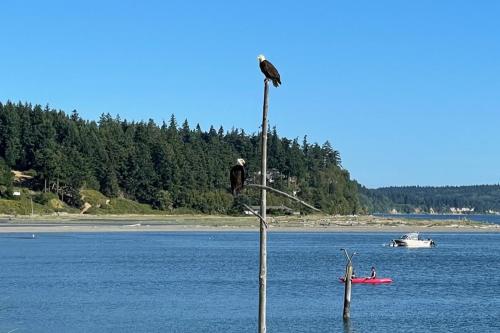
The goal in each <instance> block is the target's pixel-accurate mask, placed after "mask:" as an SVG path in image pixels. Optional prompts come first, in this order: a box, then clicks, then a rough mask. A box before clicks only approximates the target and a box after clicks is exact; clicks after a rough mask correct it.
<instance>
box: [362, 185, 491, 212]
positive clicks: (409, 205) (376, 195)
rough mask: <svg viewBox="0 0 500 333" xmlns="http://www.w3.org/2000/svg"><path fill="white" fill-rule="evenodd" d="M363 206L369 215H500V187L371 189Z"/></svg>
mask: <svg viewBox="0 0 500 333" xmlns="http://www.w3.org/2000/svg"><path fill="white" fill-rule="evenodd" d="M358 191H359V197H360V202H361V204H362V205H363V206H365V207H366V208H367V210H368V211H369V212H375V213H388V212H391V211H393V212H394V211H397V212H399V213H415V212H417V213H418V212H425V213H430V212H431V213H432V212H434V213H463V214H470V213H493V212H500V185H473V186H443V187H433V186H403V187H382V188H377V189H367V188H365V187H363V186H359V188H358Z"/></svg>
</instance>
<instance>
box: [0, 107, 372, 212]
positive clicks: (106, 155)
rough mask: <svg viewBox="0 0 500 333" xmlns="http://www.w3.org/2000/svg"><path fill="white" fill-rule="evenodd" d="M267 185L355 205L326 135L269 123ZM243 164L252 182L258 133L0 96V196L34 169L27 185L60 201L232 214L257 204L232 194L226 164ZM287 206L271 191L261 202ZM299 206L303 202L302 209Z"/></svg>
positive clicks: (318, 202) (356, 208)
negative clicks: (281, 130)
mask: <svg viewBox="0 0 500 333" xmlns="http://www.w3.org/2000/svg"><path fill="white" fill-rule="evenodd" d="M268 131H269V134H268V135H269V136H268V168H269V170H270V173H269V174H268V177H270V181H271V184H270V185H271V186H273V187H276V188H277V189H280V190H284V191H287V192H290V193H295V194H296V195H297V196H298V197H299V198H300V199H302V200H304V201H306V202H309V203H312V204H313V205H314V206H315V207H318V208H320V209H321V210H323V211H325V212H327V213H336V214H354V213H358V212H360V211H361V209H362V208H361V205H360V203H359V200H358V193H357V191H358V185H357V183H356V182H355V181H352V180H351V179H350V175H349V172H348V171H347V170H345V169H344V168H343V167H342V166H341V158H340V154H339V152H338V151H337V150H335V149H334V148H333V147H332V145H331V144H330V143H329V142H325V143H324V144H322V145H319V144H317V143H309V142H308V141H307V137H306V136H305V137H304V138H303V140H302V142H299V140H298V139H297V138H295V139H288V138H285V137H280V136H279V134H278V133H277V130H276V128H272V129H268ZM239 157H241V158H243V159H245V160H246V162H247V166H248V171H249V175H250V179H249V181H250V182H257V179H256V178H257V177H259V174H258V171H259V166H260V162H259V161H260V134H259V133H252V134H247V133H245V131H244V130H242V129H238V128H232V129H230V130H228V131H226V130H224V129H223V128H222V127H220V128H218V129H215V128H214V127H213V126H211V127H210V129H209V130H208V131H204V130H202V129H201V127H200V126H199V125H196V126H194V127H191V126H190V125H189V123H188V120H185V121H184V122H183V123H182V124H181V125H179V124H178V123H177V120H176V118H175V116H174V115H172V116H171V117H170V120H169V121H168V122H163V123H162V124H160V125H157V124H156V123H155V122H154V121H153V120H149V121H147V122H146V121H138V122H136V121H128V120H125V119H121V118H120V117H119V116H115V117H113V116H111V115H110V114H103V115H101V117H100V119H99V120H98V121H90V120H84V119H82V118H81V117H80V115H79V114H78V112H77V111H73V112H71V113H70V114H66V113H65V112H63V111H60V110H55V109H52V108H50V107H49V106H45V107H42V106H40V105H32V104H29V103H12V102H10V101H7V102H6V103H4V104H2V103H0V196H2V197H7V198H8V197H10V196H11V195H12V188H13V178H12V175H11V170H19V171H24V172H27V173H28V174H30V175H32V177H33V178H32V179H31V180H30V182H27V183H25V184H26V186H29V187H30V188H31V189H32V190H35V191H41V192H53V193H56V194H57V195H58V196H59V198H60V199H61V200H63V201H64V202H66V203H67V204H69V205H71V206H74V207H79V206H81V205H82V203H83V202H82V198H81V195H80V191H81V190H82V189H95V190H98V191H100V192H102V193H103V194H104V195H106V196H108V197H125V198H129V199H133V200H136V201H138V202H141V203H147V204H149V205H151V206H152V207H154V208H156V209H159V210H165V211H169V210H174V209H187V210H190V211H196V212H202V213H221V214H227V213H235V212H236V213H237V212H239V211H240V206H239V203H241V202H245V203H248V204H258V202H259V200H258V196H259V192H258V191H253V190H251V189H247V190H246V191H245V195H243V196H241V197H238V198H237V200H234V199H233V197H232V196H231V195H230V193H229V191H228V188H229V169H230V167H231V166H232V165H234V163H235V161H236V159H237V158H239ZM282 204H283V205H287V206H289V207H295V208H296V209H299V207H298V206H295V204H294V203H293V201H290V200H289V199H285V198H280V197H276V196H274V195H272V194H270V197H269V205H282ZM301 209H302V208H301Z"/></svg>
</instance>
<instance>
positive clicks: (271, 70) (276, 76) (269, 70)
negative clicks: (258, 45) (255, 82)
mask: <svg viewBox="0 0 500 333" xmlns="http://www.w3.org/2000/svg"><path fill="white" fill-rule="evenodd" d="M257 59H259V66H260V70H261V71H262V73H264V75H265V76H266V79H269V80H271V81H273V85H274V86H275V87H276V88H277V87H279V85H280V84H281V79H280V73H278V70H277V69H276V67H274V66H273V64H271V63H270V62H269V61H267V60H266V58H265V57H264V56H263V55H262V54H261V55H259V56H258V57H257Z"/></svg>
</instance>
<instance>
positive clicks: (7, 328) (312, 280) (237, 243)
mask: <svg viewBox="0 0 500 333" xmlns="http://www.w3.org/2000/svg"><path fill="white" fill-rule="evenodd" d="M34 236H35V238H33V235H31V234H24V233H23V234H1V235H0V332H2V333H3V332H17V333H21V332H256V331H257V314H258V267H259V261H258V260H259V234H258V232H164V233H40V234H37V235H34ZM399 236H400V235H399V234H396V233H327V232H324V233H322V232H321V233H312V232H311V233H309V232H308V233H291V232H270V233H269V235H268V294H267V297H268V303H267V307H268V311H267V316H268V321H267V329H268V332H389V331H393V332H403V331H404V332H500V234H499V233H431V234H423V236H424V237H431V238H432V239H434V240H435V242H436V243H437V247H436V248H432V249H405V248H391V247H388V246H384V245H385V244H387V243H388V242H389V241H390V240H391V239H393V238H396V237H399ZM341 248H347V249H349V250H350V251H356V252H358V254H357V255H355V256H354V267H355V271H356V273H357V275H358V276H362V275H368V274H369V272H370V268H371V266H372V265H373V266H375V267H376V268H377V273H378V276H379V277H391V278H393V280H394V282H393V283H392V284H388V285H353V290H352V305H351V320H350V322H349V324H348V325H345V324H344V323H343V320H342V305H343V293H344V286H343V284H342V283H340V282H339V280H338V278H339V277H340V276H341V275H343V272H344V270H345V264H346V260H345V257H344V254H343V253H342V251H341V250H340V249H341Z"/></svg>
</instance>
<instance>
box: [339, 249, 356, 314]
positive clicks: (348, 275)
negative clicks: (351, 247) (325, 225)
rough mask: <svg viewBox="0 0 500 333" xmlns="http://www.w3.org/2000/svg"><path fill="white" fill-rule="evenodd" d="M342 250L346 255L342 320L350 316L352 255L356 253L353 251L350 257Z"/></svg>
mask: <svg viewBox="0 0 500 333" xmlns="http://www.w3.org/2000/svg"><path fill="white" fill-rule="evenodd" d="M341 250H342V251H344V252H345V255H346V257H347V264H346V266H345V276H344V286H345V289H344V312H343V318H344V320H349V319H350V318H351V286H352V281H351V279H352V271H353V268H352V257H354V255H355V254H356V252H354V253H353V254H352V255H351V256H350V257H349V253H347V250H345V249H341Z"/></svg>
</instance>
